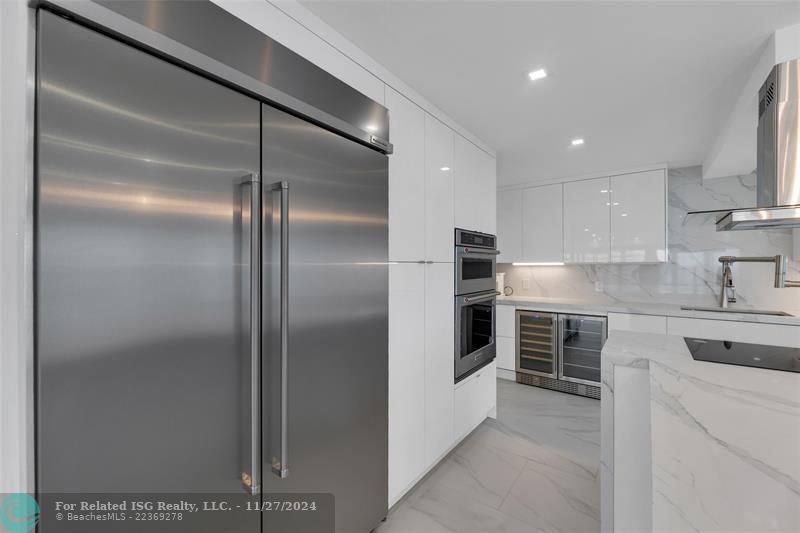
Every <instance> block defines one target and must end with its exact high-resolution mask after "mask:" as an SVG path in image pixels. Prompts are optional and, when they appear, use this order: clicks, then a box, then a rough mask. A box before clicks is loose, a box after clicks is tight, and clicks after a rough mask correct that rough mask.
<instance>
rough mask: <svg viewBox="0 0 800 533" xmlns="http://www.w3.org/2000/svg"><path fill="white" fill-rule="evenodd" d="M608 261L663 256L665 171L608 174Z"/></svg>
mask: <svg viewBox="0 0 800 533" xmlns="http://www.w3.org/2000/svg"><path fill="white" fill-rule="evenodd" d="M610 191H611V195H610V198H611V206H610V207H611V261H612V262H613V263H655V262H665V261H666V260H667V218H666V209H667V187H666V175H665V171H664V170H662V169H659V170H650V171H647V172H635V173H633V174H622V175H619V176H612V177H611V181H610Z"/></svg>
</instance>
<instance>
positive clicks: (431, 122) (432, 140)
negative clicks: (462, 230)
mask: <svg viewBox="0 0 800 533" xmlns="http://www.w3.org/2000/svg"><path fill="white" fill-rule="evenodd" d="M392 128H393V129H392V138H394V123H392ZM454 142H455V134H454V133H453V130H451V129H450V128H448V127H447V126H445V125H444V124H442V123H441V122H439V121H438V120H436V119H435V118H434V117H432V116H431V115H428V114H427V113H426V114H425V200H424V204H425V234H424V235H425V259H426V260H427V261H434V262H439V263H445V262H449V263H452V262H453V261H454V257H453V242H454V241H453V239H454V237H453V236H454V228H455V213H454V201H455V199H454V197H453V196H454V191H453V188H454V183H453V176H454V174H455V170H454V169H453V165H454V163H453V149H454ZM392 157H393V156H392ZM412 214H413V213H412ZM451 270H452V269H451ZM451 296H452V295H451Z"/></svg>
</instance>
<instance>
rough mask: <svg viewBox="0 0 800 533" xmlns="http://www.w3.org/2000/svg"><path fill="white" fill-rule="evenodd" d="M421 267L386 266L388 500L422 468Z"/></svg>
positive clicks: (423, 351) (423, 381)
mask: <svg viewBox="0 0 800 533" xmlns="http://www.w3.org/2000/svg"><path fill="white" fill-rule="evenodd" d="M425 301H426V299H425V266H424V265H418V264H414V263H397V264H391V265H389V500H390V501H394V499H396V498H397V497H398V495H399V494H402V492H403V491H404V490H405V489H406V488H407V487H408V486H409V485H411V484H412V483H414V481H415V480H416V479H417V478H418V477H419V476H421V475H422V473H423V471H424V468H425V441H424V439H423V437H422V436H423V435H424V434H425V417H424V416H423V414H424V412H425V344H424V343H423V342H421V339H422V338H423V335H422V332H424V331H425V313H424V312H421V305H422V302H425Z"/></svg>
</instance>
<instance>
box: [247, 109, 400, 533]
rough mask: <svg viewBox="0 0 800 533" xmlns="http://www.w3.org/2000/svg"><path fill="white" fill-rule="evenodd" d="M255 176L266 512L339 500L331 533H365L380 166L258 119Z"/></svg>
mask: <svg viewBox="0 0 800 533" xmlns="http://www.w3.org/2000/svg"><path fill="white" fill-rule="evenodd" d="M262 170H263V184H264V199H263V206H264V227H263V232H262V234H263V251H262V256H263V261H264V270H263V272H264V280H263V291H264V296H263V302H264V312H263V320H264V344H263V346H264V357H263V361H264V364H263V369H264V375H263V380H262V381H263V384H264V385H263V386H264V394H263V397H264V402H265V403H264V407H263V411H264V417H265V418H264V425H263V427H264V440H263V443H264V450H263V454H262V455H263V458H264V467H263V471H264V492H265V494H264V498H265V500H267V499H269V498H268V494H267V493H269V492H286V491H290V492H330V493H333V494H334V496H335V503H336V531H337V532H338V533H367V532H369V531H371V530H372V529H374V528H375V527H376V526H377V525H378V523H379V522H380V520H381V519H383V518H384V517H385V516H386V513H387V499H388V496H387V462H388V452H387V447H388V444H387V441H388V437H387V430H388V429H387V428H388V424H387V412H388V392H387V391H388V266H387V259H388V226H387V222H388V161H387V157H386V156H385V155H382V154H380V153H378V152H376V151H373V150H371V149H369V148H366V147H364V146H361V145H359V144H357V143H355V142H351V141H348V140H347V139H345V138H343V137H340V136H338V135H336V134H333V133H331V132H329V131H327V130H324V129H322V128H319V127H317V126H315V125H313V124H310V123H308V122H305V121H303V120H300V119H298V118H296V117H294V116H292V115H289V114H287V113H284V112H282V111H279V110H277V109H275V108H272V107H270V106H267V105H264V106H262ZM276 184H277V185H276ZM287 224H288V225H287ZM282 254H283V255H282ZM287 254H288V255H287ZM282 259H284V260H285V263H284V265H285V266H286V267H287V268H286V269H282V265H281V263H282V261H281V260H282ZM281 476H282V477H281Z"/></svg>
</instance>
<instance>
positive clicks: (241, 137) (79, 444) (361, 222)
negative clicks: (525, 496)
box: [35, 10, 388, 533]
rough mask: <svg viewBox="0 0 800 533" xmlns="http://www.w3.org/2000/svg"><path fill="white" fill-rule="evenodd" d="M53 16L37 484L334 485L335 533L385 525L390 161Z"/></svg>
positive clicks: (42, 72)
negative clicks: (388, 177)
mask: <svg viewBox="0 0 800 533" xmlns="http://www.w3.org/2000/svg"><path fill="white" fill-rule="evenodd" d="M38 25H39V26H38V37H37V38H38V45H37V46H38V52H37V54H38V67H37V70H38V78H37V155H36V157H37V181H36V225H35V234H36V251H35V265H36V266H35V276H36V279H35V281H36V299H35V317H36V367H37V424H36V427H37V431H36V438H37V454H36V456H37V472H36V474H37V488H38V491H39V492H40V493H41V492H54V491H55V492H59V491H83V492H124V491H129V492H134V491H151V492H152V491H187V492H198V491H208V492H221V491H230V492H236V491H242V490H245V489H248V488H249V489H250V490H251V491H253V492H256V493H258V492H259V491H260V492H261V493H262V494H263V493H269V492H298V491H303V492H331V493H333V494H334V496H335V499H336V531H337V532H340V533H358V532H365V533H366V532H367V531H370V530H371V529H373V528H374V527H375V526H376V525H377V524H378V522H379V521H380V520H381V519H382V518H383V517H385V515H386V511H387V486H386V479H387V401H388V399H387V344H388V343H387V319H388V318H387V306H388V305H387V300H388V295H387V290H388V271H387V268H388V267H387V246H388V245H387V242H388V236H387V204H388V191H387V187H388V185H387V156H386V155H385V154H384V153H381V152H379V151H376V150H374V149H372V148H369V147H367V146H365V145H364V144H361V143H358V142H355V141H352V140H350V139H347V138H345V137H343V136H340V135H338V134H337V133H333V132H332V131H329V130H327V129H323V128H321V127H318V126H316V125H314V124H312V123H310V122H307V121H305V120H303V119H300V118H298V117H296V116H294V115H293V114H290V113H288V112H285V111H282V110H279V109H277V108H275V107H271V106H270V105H267V104H265V103H263V102H262V101H260V100H259V99H257V98H254V97H252V96H251V95H245V94H243V93H240V92H238V91H236V90H233V89H232V88H229V87H227V86H224V85H222V84H218V83H216V82H215V81H211V80H210V79H208V78H206V77H204V76H201V75H199V74H197V73H194V72H192V71H190V70H187V69H184V68H182V67H180V66H177V65H175V64H173V63H172V62H169V61H166V60H164V59H162V58H159V57H156V56H154V55H151V54H149V53H147V52H145V51H143V50H140V49H138V48H136V47H134V46H131V45H129V44H126V43H123V42H120V41H118V40H116V39H114V38H111V37H109V36H107V35H104V34H102V33H100V32H97V31H94V29H90V28H87V27H84V26H82V25H79V24H77V23H75V22H73V21H70V20H66V19H64V18H62V17H59V16H57V15H55V14H52V13H50V12H47V11H44V10H40V12H39V20H38ZM254 215H255V216H254ZM236 529H237V528H236V527H234V526H233V525H231V527H230V530H231V531H233V530H236ZM253 533H256V531H253Z"/></svg>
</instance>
